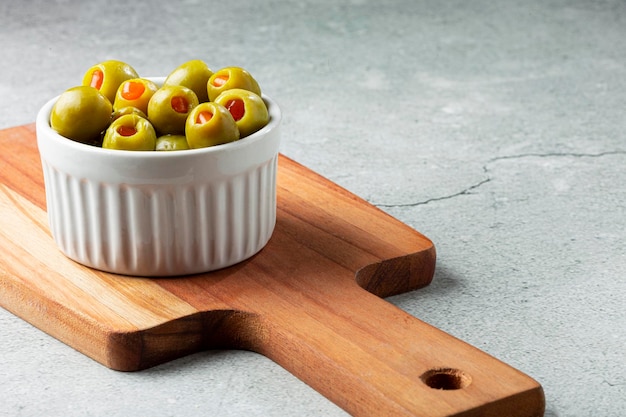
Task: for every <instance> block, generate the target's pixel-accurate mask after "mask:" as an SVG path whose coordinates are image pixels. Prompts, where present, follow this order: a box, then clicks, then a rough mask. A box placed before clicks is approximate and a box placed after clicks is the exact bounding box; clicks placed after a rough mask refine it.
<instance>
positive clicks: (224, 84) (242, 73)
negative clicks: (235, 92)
mask: <svg viewBox="0 0 626 417" xmlns="http://www.w3.org/2000/svg"><path fill="white" fill-rule="evenodd" d="M206 88H207V92H208V94H209V100H211V101H215V98H216V97H217V96H219V95H220V94H221V93H222V92H224V91H226V90H230V89H232V88H242V89H244V90H249V91H252V92H253V93H255V94H258V95H259V96H260V95H261V88H260V87H259V84H258V83H257V81H256V80H255V79H254V77H252V75H250V73H249V72H248V71H246V70H245V69H243V68H239V67H226V68H222V69H220V70H218V71H217V72H215V73H214V74H213V75H211V78H209V82H208V83H207V87H206Z"/></svg>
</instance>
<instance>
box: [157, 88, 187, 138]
mask: <svg viewBox="0 0 626 417" xmlns="http://www.w3.org/2000/svg"><path fill="white" fill-rule="evenodd" d="M197 105H198V97H197V96H196V93H194V92H193V91H192V90H190V89H189V88H187V87H183V86H181V85H164V86H163V87H161V88H159V89H158V90H157V91H156V92H155V93H154V95H153V96H152V98H151V99H150V101H149V102H148V113H147V114H148V119H149V120H150V122H152V124H153V125H154V128H155V129H156V131H157V132H159V134H160V135H165V134H168V133H169V134H173V135H181V134H183V133H184V132H185V121H186V120H187V115H189V112H190V111H191V110H192V109H193V108H194V107H196V106H197Z"/></svg>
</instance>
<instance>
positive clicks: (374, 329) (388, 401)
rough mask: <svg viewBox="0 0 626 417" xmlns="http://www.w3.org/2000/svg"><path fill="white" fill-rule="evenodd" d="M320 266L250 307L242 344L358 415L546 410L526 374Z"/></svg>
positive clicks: (512, 416)
mask: <svg viewBox="0 0 626 417" xmlns="http://www.w3.org/2000/svg"><path fill="white" fill-rule="evenodd" d="M326 272H328V267H327V266H325V267H324V270H320V271H319V274H318V275H317V276H316V279H317V280H318V284H319V285H317V290H311V285H310V283H308V284H304V283H302V282H301V281H300V280H299V279H297V278H294V280H293V282H292V287H291V288H290V289H291V291H290V290H285V288H282V291H283V292H282V293H281V300H282V301H281V302H277V303H275V304H274V305H273V307H272V309H271V310H268V311H265V312H264V313H263V314H262V318H259V317H258V316H255V317H252V316H249V317H248V318H249V319H251V320H249V322H248V323H249V325H250V326H248V328H247V330H246V331H245V332H244V333H247V334H248V336H250V335H255V340H253V341H250V340H248V342H249V343H246V345H247V347H249V348H252V349H253V350H256V351H258V352H259V353H261V354H263V355H265V356H267V357H269V358H271V359H272V360H274V361H275V362H277V363H278V364H280V365H281V366H283V367H284V368H286V369H287V370H288V371H289V372H291V373H293V374H294V375H296V376H297V377H299V378H300V379H302V380H303V381H304V382H306V383H307V384H309V385H310V386H311V387H313V388H314V389H316V390H317V391H319V392H320V393H322V394H323V395H324V396H326V397H327V398H329V399H330V400H331V401H333V402H334V403H336V404H337V405H339V406H340V407H342V408H343V409H345V410H347V411H348V412H349V413H351V414H352V415H354V416H377V417H380V416H428V417H434V416H483V417H484V416H493V417H502V416H507V417H539V416H543V413H544V408H545V401H544V396H543V390H542V388H541V386H540V385H539V384H538V383H537V382H536V381H534V380H533V379H531V378H530V377H528V376H526V375H525V374H523V373H521V372H519V371H517V370H516V369H514V368H512V367H510V366H508V365H506V364H504V363H503V362H501V361H499V360H497V359H495V358H493V357H491V356H489V355H487V354H486V353H484V352H482V351H480V350H478V349H476V348H474V347H472V346H471V345H468V344H466V343H464V342H463V341H461V340H459V339H456V338H454V337H452V336H450V335H449V334H447V333H445V332H443V331H441V330H438V329H437V328H435V327H432V326H430V325H428V324H426V323H424V322H423V321H421V320H419V319H417V318H415V317H413V316H411V315H409V314H407V313H406V312H404V311H402V310H401V309H399V308H397V307H396V306H394V305H393V304H391V303H389V302H387V301H385V300H383V299H381V298H380V297H378V296H376V295H374V294H372V293H370V292H368V291H366V290H364V289H363V288H361V287H360V286H359V285H357V283H356V281H350V280H333V278H332V276H329V275H326V274H325V273H326ZM366 282H367V283H370V285H371V282H372V280H371V279H369V278H368V279H367V280H366ZM387 290H389V289H387ZM240 334H241V333H240Z"/></svg>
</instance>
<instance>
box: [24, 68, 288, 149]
mask: <svg viewBox="0 0 626 417" xmlns="http://www.w3.org/2000/svg"><path fill="white" fill-rule="evenodd" d="M142 78H146V79H149V80H152V81H154V82H156V83H157V84H162V83H163V81H164V80H165V77H142ZM59 97H60V94H59V95H57V96H55V97H53V98H51V99H50V100H48V101H47V102H46V103H45V104H44V105H43V106H42V107H41V108H40V110H39V112H38V114H37V118H36V127H37V129H38V130H39V131H40V132H41V133H42V134H43V135H45V136H46V139H45V140H52V141H54V142H56V143H58V144H59V145H61V146H65V147H69V148H71V149H74V150H76V151H80V152H87V153H95V154H98V155H101V156H105V155H108V156H111V157H113V156H114V157H118V158H127V159H131V160H132V159H146V158H149V159H155V160H161V159H172V158H183V157H185V156H189V157H190V156H192V155H211V154H216V153H221V152H226V151H231V150H232V151H234V150H236V149H239V148H242V147H246V146H249V145H252V144H253V143H256V142H259V141H262V140H263V138H264V137H266V136H267V134H268V133H270V132H271V131H272V130H274V129H276V128H277V127H278V126H279V125H280V123H281V120H282V111H281V109H280V107H279V106H278V104H277V103H276V101H274V100H273V99H272V98H271V97H269V96H267V95H266V94H261V98H262V99H263V101H264V102H265V105H266V106H267V111H268V113H269V122H268V123H267V124H266V125H265V126H263V127H262V128H261V129H259V130H257V131H256V132H254V133H252V134H250V135H248V136H246V137H243V138H241V139H238V140H236V141H234V142H229V143H223V144H220V145H213V146H208V147H205V148H197V149H185V150H181V151H131V150H123V149H105V148H102V147H99V146H93V145H88V144H85V143H82V142H78V141H75V140H72V139H69V138H66V137H65V136H62V135H60V134H59V133H57V132H56V131H55V130H54V129H52V127H51V126H50V113H51V111H52V106H53V105H54V103H55V102H56V101H57V100H58V98H59ZM39 136H40V135H39V134H38V137H39ZM40 140H41V139H40Z"/></svg>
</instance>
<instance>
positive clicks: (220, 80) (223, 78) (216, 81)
mask: <svg viewBox="0 0 626 417" xmlns="http://www.w3.org/2000/svg"><path fill="white" fill-rule="evenodd" d="M228 78H229V76H228V74H220V75H216V76H215V78H213V85H214V86H215V87H221V86H223V85H224V84H226V82H227V81H228Z"/></svg>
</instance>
